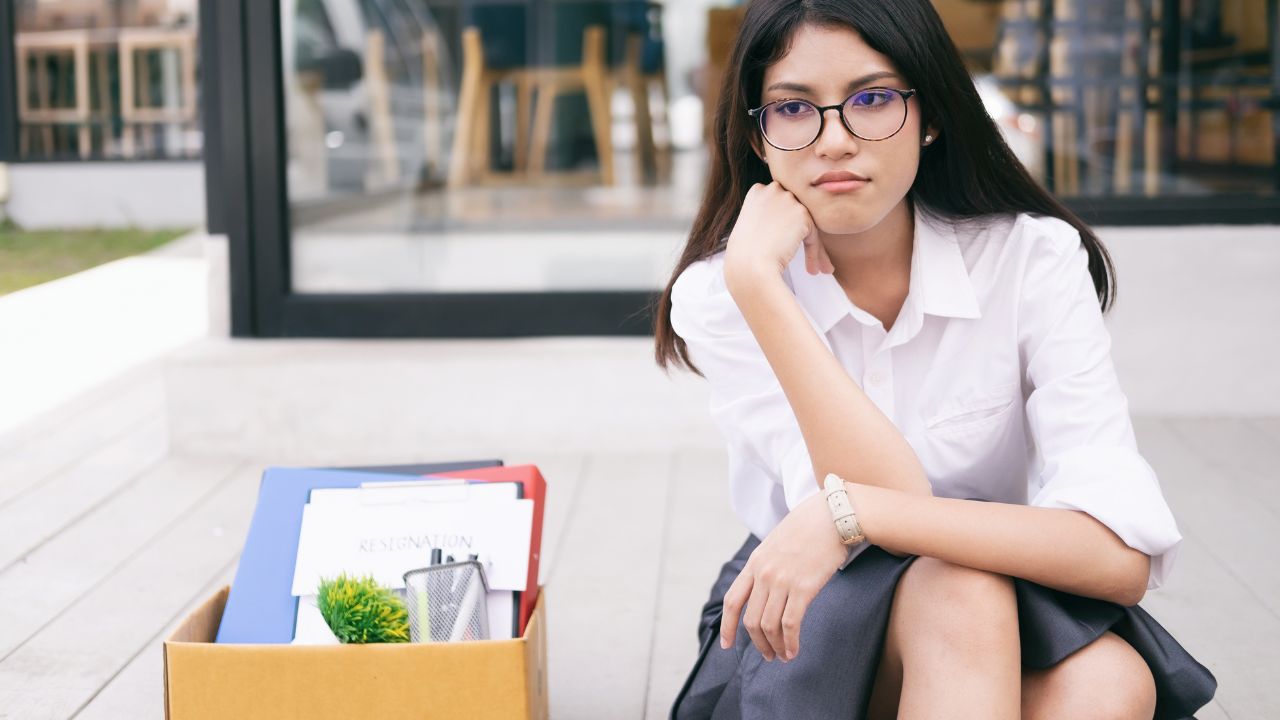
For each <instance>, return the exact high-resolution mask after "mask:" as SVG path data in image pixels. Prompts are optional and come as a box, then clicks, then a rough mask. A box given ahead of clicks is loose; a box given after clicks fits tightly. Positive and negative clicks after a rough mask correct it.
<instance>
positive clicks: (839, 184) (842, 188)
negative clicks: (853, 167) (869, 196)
mask: <svg viewBox="0 0 1280 720" xmlns="http://www.w3.org/2000/svg"><path fill="white" fill-rule="evenodd" d="M869 182H871V181H870V180H829V181H827V182H822V183H817V184H815V185H814V187H816V188H818V189H820V190H826V191H827V192H831V193H846V192H853V191H854V190H858V189H860V188H862V187H863V186H864V185H866V184H867V183H869Z"/></svg>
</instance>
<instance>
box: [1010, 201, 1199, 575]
mask: <svg viewBox="0 0 1280 720" xmlns="http://www.w3.org/2000/svg"><path fill="white" fill-rule="evenodd" d="M1029 230H1031V232H1029V233H1028V234H1027V235H1025V236H1024V239H1025V240H1026V241H1027V242H1028V243H1029V244H1030V249H1029V254H1030V256H1029V258H1028V260H1027V265H1026V270H1025V274H1024V276H1023V286H1022V288H1023V289H1022V292H1021V300H1020V303H1019V308H1018V343H1019V350H1020V352H1021V353H1022V354H1023V367H1025V368H1026V373H1027V378H1026V380H1027V381H1028V383H1029V384H1030V386H1031V387H1032V388H1033V389H1032V391H1031V393H1030V394H1029V396H1028V398H1027V404H1026V416H1027V422H1028V425H1029V428H1030V431H1031V434H1032V436H1033V438H1034V440H1035V445H1036V457H1037V458H1038V460H1039V463H1038V464H1039V471H1038V472H1033V473H1032V474H1031V475H1030V477H1029V485H1028V497H1029V498H1031V500H1030V504H1031V505H1033V506H1037V507H1048V508H1065V509H1071V510H1079V511H1082V512H1085V513H1087V514H1089V515H1090V516H1092V517H1093V518H1095V519H1097V520H1098V521H1099V522H1101V523H1102V524H1103V525H1106V526H1107V527H1108V528H1110V529H1111V530H1112V531H1113V532H1114V533H1115V534H1116V535H1117V536H1119V537H1120V539H1121V540H1123V541H1124V543H1125V544H1126V545H1128V546H1129V547H1132V548H1134V549H1136V550H1140V551H1142V552H1143V553H1146V554H1147V555H1149V556H1151V573H1150V576H1149V578H1148V581H1147V587H1148V588H1149V589H1150V588H1156V587H1159V586H1160V585H1162V584H1164V582H1165V580H1166V578H1167V577H1168V574H1169V571H1170V569H1171V568H1172V565H1173V561H1174V558H1175V557H1176V555H1177V552H1178V549H1179V547H1180V545H1181V542H1182V535H1181V533H1179V531H1178V526H1177V523H1176V522H1175V521H1174V518H1173V513H1172V512H1171V511H1170V509H1169V506H1168V504H1167V503H1166V502H1165V498H1164V495H1163V493H1162V492H1161V490H1160V484H1159V481H1158V479H1157V478H1156V474H1155V471H1154V470H1152V468H1151V466H1150V465H1149V464H1148V463H1147V461H1146V460H1145V459H1144V458H1143V457H1142V455H1141V454H1139V452H1138V448H1137V442H1136V440H1135V438H1134V433H1133V423H1132V420H1131V419H1130V416H1129V405H1128V400H1127V398H1126V397H1125V395H1124V393H1123V392H1122V391H1121V389H1120V384H1119V381H1118V379H1117V376H1116V372H1115V367H1114V365H1113V364H1112V360H1111V352H1110V351H1111V336H1110V333H1109V332H1108V331H1107V328H1106V326H1105V324H1104V323H1103V317H1102V311H1101V308H1100V307H1099V304H1098V298H1097V295H1096V293H1095V291H1094V286H1093V281H1092V278H1091V276H1090V274H1089V269H1088V252H1087V250H1086V249H1085V247H1084V245H1083V244H1082V242H1081V240H1080V236H1079V233H1078V232H1077V231H1076V230H1075V229H1074V228H1071V227H1070V226H1069V225H1068V224H1066V223H1065V222H1062V221H1058V220H1053V219H1041V220H1035V221H1033V225H1032V227H1031V228H1029Z"/></svg>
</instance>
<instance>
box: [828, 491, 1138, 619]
mask: <svg viewBox="0 0 1280 720" xmlns="http://www.w3.org/2000/svg"><path fill="white" fill-rule="evenodd" d="M845 487H846V489H848V491H849V499H850V501H851V503H852V504H853V508H854V511H855V512H856V513H857V515H858V522H859V523H860V524H861V525H862V529H863V532H865V533H866V534H867V541H868V542H871V543H873V544H875V545H878V546H881V547H882V548H884V549H885V550H889V551H891V552H895V554H896V553H910V554H913V555H925V556H928V557H935V558H938V559H940V560H946V561H947V562H950V563H954V564H957V565H964V566H967V567H971V568H977V569H979V570H987V571H989V572H995V573H1000V574H1002V575H1009V576H1012V577H1020V578H1023V579H1025V580H1030V581H1032V582H1036V583H1039V584H1041V585H1044V586H1045V587H1051V588H1055V589H1057V590H1064V591H1066V592H1069V593H1074V594H1076V595H1083V596H1085V597H1092V598H1099V599H1102V600H1109V601H1111V602H1114V603H1118V604H1120V605H1126V606H1132V605H1137V604H1138V602H1139V601H1141V600H1142V596H1143V595H1144V594H1145V593H1146V590H1147V577H1148V575H1149V573H1150V562H1151V558H1150V556H1148V555H1147V554H1146V553H1143V552H1141V551H1139V550H1135V549H1133V548H1131V547H1129V546H1128V545H1126V544H1125V543H1124V541H1122V540H1121V539H1120V537H1119V536H1117V535H1116V534H1115V533H1114V532H1112V531H1111V530H1110V529H1109V528H1108V527H1107V526H1106V525H1103V524H1102V523H1101V522H1099V521H1098V520H1095V519H1094V518H1093V517H1092V516H1090V515H1087V514H1085V513H1083V512H1079V511H1076V510H1064V509H1061V508H1041V507H1028V506H1026V505H1012V504H1008V503H995V502H982V501H978V500H955V499H951V498H939V497H919V496H917V495H912V494H909V493H903V492H896V491H892V490H886V489H884V488H880V487H874V486H870V485H860V484H857V483H852V482H848V481H846V482H845Z"/></svg>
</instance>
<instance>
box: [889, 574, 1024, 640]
mask: <svg viewBox="0 0 1280 720" xmlns="http://www.w3.org/2000/svg"><path fill="white" fill-rule="evenodd" d="M893 602H894V613H895V615H898V616H899V617H901V618H902V619H903V620H904V621H907V622H910V623H911V624H913V625H914V626H916V627H933V628H934V629H935V630H936V629H937V628H936V627H934V626H940V627H943V628H963V627H968V626H974V625H986V626H987V627H989V626H990V623H992V622H1001V621H1007V622H1011V623H1014V626H1015V627H1016V622H1017V600H1016V599H1015V597H1014V592H1013V579H1012V578H1010V577H1009V576H1007V575H1001V574H999V573H992V572H987V571H985V570H976V569H974V568H970V567H965V566H963V565H956V564H953V563H949V562H946V561H945V560H939V559H937V558H932V557H919V558H916V559H915V561H914V562H912V563H911V567H909V568H907V570H906V572H905V573H904V574H903V576H902V579H901V580H899V581H898V587H897V590H896V591H895V593H894V599H893Z"/></svg>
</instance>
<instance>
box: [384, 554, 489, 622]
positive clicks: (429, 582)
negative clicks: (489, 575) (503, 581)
mask: <svg viewBox="0 0 1280 720" xmlns="http://www.w3.org/2000/svg"><path fill="white" fill-rule="evenodd" d="M488 589H489V585H488V582H487V581H486V579H485V576H484V567H483V566H482V565H481V564H480V563H479V562H478V561H476V560H465V561H462V562H453V563H445V564H443V565H432V566H430V567H424V568H418V569H417V570H410V571H409V572H407V573H405V574H404V593H405V597H404V604H405V609H407V610H408V611H409V639H410V640H411V641H412V642H459V641H463V640H488V639H489V610H488V606H487V605H486V604H485V593H486V592H487V591H488Z"/></svg>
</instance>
